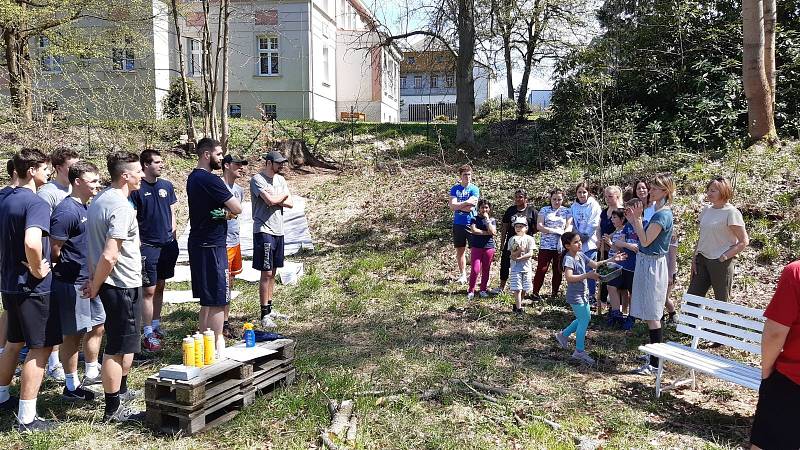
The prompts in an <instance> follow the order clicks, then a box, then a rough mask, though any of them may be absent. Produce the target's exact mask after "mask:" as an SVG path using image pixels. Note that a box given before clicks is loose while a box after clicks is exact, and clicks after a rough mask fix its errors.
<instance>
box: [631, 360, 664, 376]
mask: <svg viewBox="0 0 800 450" xmlns="http://www.w3.org/2000/svg"><path fill="white" fill-rule="evenodd" d="M657 371H658V368H656V367H653V366H651V365H650V363H644V364H643V365H642V367H639V368H637V369H634V370H633V373H635V374H637V375H655V374H656V372H657Z"/></svg>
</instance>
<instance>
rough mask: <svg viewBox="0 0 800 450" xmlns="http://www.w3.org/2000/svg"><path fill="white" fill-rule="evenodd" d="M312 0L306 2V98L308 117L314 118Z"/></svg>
mask: <svg viewBox="0 0 800 450" xmlns="http://www.w3.org/2000/svg"><path fill="white" fill-rule="evenodd" d="M313 13H314V2H313V1H312V0H309V2H308V65H309V70H310V74H309V76H308V100H309V108H311V110H310V111H309V119H312V120H313V119H314V113H315V111H314V23H313V20H314V19H313Z"/></svg>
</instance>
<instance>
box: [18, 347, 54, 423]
mask: <svg viewBox="0 0 800 450" xmlns="http://www.w3.org/2000/svg"><path fill="white" fill-rule="evenodd" d="M58 364H59V360H58V351H54V352H52V353H50V356H49V357H48V358H47V368H48V369H52V368H53V367H55V366H57V365H58ZM23 423H28V422H23Z"/></svg>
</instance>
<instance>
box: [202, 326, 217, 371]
mask: <svg viewBox="0 0 800 450" xmlns="http://www.w3.org/2000/svg"><path fill="white" fill-rule="evenodd" d="M215 341H216V337H215V335H214V332H213V331H211V328H206V331H204V332H203V363H204V364H205V365H207V366H210V365H211V364H214V353H216V347H217V345H216V342H215Z"/></svg>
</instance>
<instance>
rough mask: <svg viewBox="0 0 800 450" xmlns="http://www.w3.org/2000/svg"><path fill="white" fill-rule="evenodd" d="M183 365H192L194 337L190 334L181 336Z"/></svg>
mask: <svg viewBox="0 0 800 450" xmlns="http://www.w3.org/2000/svg"><path fill="white" fill-rule="evenodd" d="M183 365H184V366H188V367H194V338H193V337H191V336H186V337H185V338H183Z"/></svg>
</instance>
